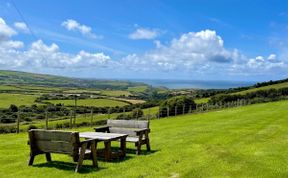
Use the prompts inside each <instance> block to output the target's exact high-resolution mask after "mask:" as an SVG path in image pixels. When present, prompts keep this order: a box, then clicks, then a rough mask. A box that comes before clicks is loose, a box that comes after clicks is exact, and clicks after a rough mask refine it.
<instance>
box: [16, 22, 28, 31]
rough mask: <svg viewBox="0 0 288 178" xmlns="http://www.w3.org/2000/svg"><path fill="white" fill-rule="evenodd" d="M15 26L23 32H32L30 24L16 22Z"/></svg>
mask: <svg viewBox="0 0 288 178" xmlns="http://www.w3.org/2000/svg"><path fill="white" fill-rule="evenodd" d="M14 27H15V28H16V29H17V30H19V31H21V32H23V33H29V32H30V31H29V29H28V26H27V25H26V23H24V22H15V23H14Z"/></svg>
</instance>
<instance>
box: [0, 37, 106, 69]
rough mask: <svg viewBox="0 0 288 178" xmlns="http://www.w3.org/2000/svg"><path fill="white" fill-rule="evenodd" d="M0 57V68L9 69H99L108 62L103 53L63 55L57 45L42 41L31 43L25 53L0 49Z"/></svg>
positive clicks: (84, 52)
mask: <svg viewBox="0 0 288 178" xmlns="http://www.w3.org/2000/svg"><path fill="white" fill-rule="evenodd" d="M0 56H2V57H1V58H0V66H1V67H3V66H4V67H5V66H6V67H9V68H31V67H34V68H42V69H43V68H66V69H73V68H90V67H94V68H97V67H99V68H101V67H106V65H107V63H109V62H110V57H109V56H107V55H105V54H103V53H89V52H86V51H83V50H82V51H80V52H79V53H77V54H70V53H65V52H61V51H60V48H59V46H58V45H57V44H55V43H52V44H51V45H46V44H45V43H43V41H42V40H38V41H35V42H33V43H32V44H31V46H30V48H29V49H28V50H25V51H20V50H15V49H10V50H5V49H1V48H0Z"/></svg>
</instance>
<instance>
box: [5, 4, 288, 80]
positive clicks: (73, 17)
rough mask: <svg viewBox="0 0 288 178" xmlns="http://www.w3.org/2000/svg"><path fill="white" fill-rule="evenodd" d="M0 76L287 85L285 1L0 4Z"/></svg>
mask: <svg viewBox="0 0 288 178" xmlns="http://www.w3.org/2000/svg"><path fill="white" fill-rule="evenodd" d="M0 69H1V70H18V71H27V72H35V73H45V74H55V75H63V76H71V77H80V78H105V79H185V80H207V81H210V80H212V81H213V80H214V81H215V80H224V81H231V80H233V81H267V80H277V79H283V78H287V77H288V2H287V1H286V0H253V1H251V0H213V1H212V0H209V1H208V0H145V1H144V0H142V1H140V0H137V1H135V0H121V1H119V0H105V1H95V0H85V1H83V0H82V1H80V0H74V1H71V0H70V1H68V0H61V1H56V0H49V1H48V0H43V1H37V0H25V1H21V0H0Z"/></svg>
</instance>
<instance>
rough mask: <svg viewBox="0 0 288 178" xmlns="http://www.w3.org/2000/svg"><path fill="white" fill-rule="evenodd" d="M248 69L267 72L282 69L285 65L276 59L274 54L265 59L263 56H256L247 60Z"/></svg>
mask: <svg viewBox="0 0 288 178" xmlns="http://www.w3.org/2000/svg"><path fill="white" fill-rule="evenodd" d="M247 65H248V67H250V68H253V69H261V70H269V69H272V68H282V67H285V66H286V64H285V63H284V62H283V61H280V60H278V59H277V56H276V55H275V54H270V55H269V56H268V57H267V58H265V57H263V56H257V57H255V58H251V59H249V61H248V62H247Z"/></svg>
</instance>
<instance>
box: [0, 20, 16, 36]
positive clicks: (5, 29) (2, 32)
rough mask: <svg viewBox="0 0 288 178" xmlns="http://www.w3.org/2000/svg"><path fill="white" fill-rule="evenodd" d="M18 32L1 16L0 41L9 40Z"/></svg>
mask: <svg viewBox="0 0 288 178" xmlns="http://www.w3.org/2000/svg"><path fill="white" fill-rule="evenodd" d="M16 34H17V33H16V31H15V30H14V29H12V28H11V27H9V26H8V25H7V24H6V22H5V21H4V19H2V18H1V17H0V41H3V40H7V39H9V38H10V37H11V36H13V35H16Z"/></svg>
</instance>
